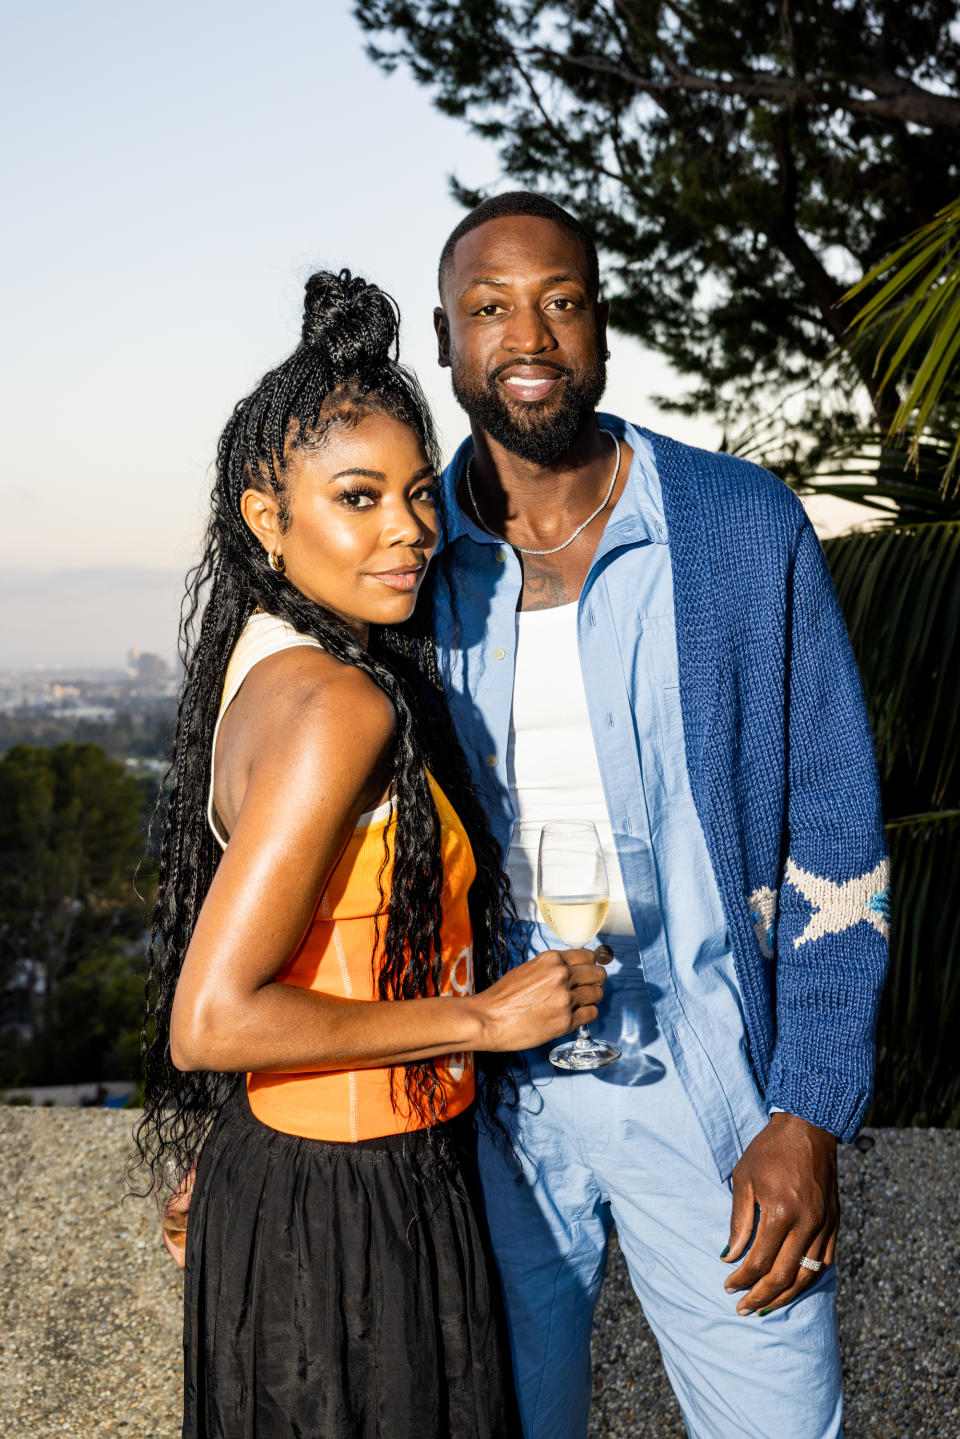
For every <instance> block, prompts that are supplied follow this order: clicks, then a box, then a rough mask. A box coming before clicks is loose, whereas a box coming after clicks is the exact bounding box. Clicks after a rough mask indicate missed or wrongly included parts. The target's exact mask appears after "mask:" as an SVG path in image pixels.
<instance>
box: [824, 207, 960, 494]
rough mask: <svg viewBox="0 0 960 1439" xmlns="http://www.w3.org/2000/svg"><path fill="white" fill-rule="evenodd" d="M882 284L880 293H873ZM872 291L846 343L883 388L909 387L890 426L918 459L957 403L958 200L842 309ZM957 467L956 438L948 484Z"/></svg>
mask: <svg viewBox="0 0 960 1439" xmlns="http://www.w3.org/2000/svg"><path fill="white" fill-rule="evenodd" d="M877 287H879V288H877ZM869 291H873V293H872V294H871V295H870V298H869V299H868V300H867V302H866V304H865V305H863V306H862V307H861V309H860V310H859V311H858V312H857V314H856V315H855V316H854V318H853V321H852V323H851V327H850V332H851V344H855V345H857V346H858V347H860V348H863V347H867V348H868V349H869V350H871V351H872V352H873V354H874V357H875V359H874V369H875V373H876V374H877V375H879V377H880V390H881V392H882V391H883V390H885V389H886V388H887V387H888V386H890V385H893V384H896V383H900V384H905V386H906V389H905V392H904V394H903V398H902V399H901V401H900V403H899V405H898V407H897V410H896V412H895V414H894V416H893V419H892V421H891V424H890V437H891V438H893V439H895V438H896V437H898V436H901V435H908V436H909V450H908V455H909V458H910V460H911V461H912V462H913V463H917V461H918V459H919V448H920V445H921V443H922V441H923V437H924V432H925V431H926V430H927V428H928V427H929V426H930V425H931V424H932V423H933V422H934V421H935V420H937V419H938V418H939V415H940V411H941V407H942V406H943V404H944V403H945V402H952V401H955V399H956V392H957V377H958V369H960V364H958V357H960V197H958V198H957V199H956V200H954V201H953V202H952V203H951V204H949V205H947V206H945V207H944V209H942V210H941V211H940V212H939V213H938V214H937V215H936V216H935V217H934V219H933V220H931V221H930V223H929V224H928V225H924V226H923V227H922V228H921V229H919V230H916V231H915V232H914V233H913V234H912V235H909V236H908V237H907V239H906V240H905V241H904V242H903V244H902V245H900V246H899V247H898V248H897V249H896V250H894V251H893V253H892V254H890V255H887V256H886V257H885V258H884V259H883V260H881V261H880V263H879V264H878V265H875V266H874V267H873V269H872V270H869V271H868V272H867V274H865V275H864V276H863V279H862V280H859V281H858V282H857V284H856V285H854V286H853V287H852V289H850V290H848V291H847V293H846V295H844V297H843V300H842V301H841V303H842V304H846V303H848V302H850V301H852V300H855V299H857V298H859V297H860V296H862V295H863V294H864V293H865V292H869ZM958 463H960V436H958V435H957V434H956V431H954V437H953V443H952V445H951V448H950V452H949V455H948V458H947V463H946V465H945V468H944V484H945V486H948V485H950V484H951V482H952V479H953V477H954V475H955V474H956V473H957V467H958Z"/></svg>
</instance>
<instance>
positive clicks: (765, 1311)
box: [757, 1309, 770, 1319]
mask: <svg viewBox="0 0 960 1439" xmlns="http://www.w3.org/2000/svg"><path fill="white" fill-rule="evenodd" d="M757 1313H758V1314H759V1315H760V1318H761V1319H762V1318H763V1316H764V1315H765V1314H769V1313H770V1310H769V1309H758V1310H757Z"/></svg>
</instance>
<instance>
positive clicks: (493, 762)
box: [487, 754, 497, 769]
mask: <svg viewBox="0 0 960 1439" xmlns="http://www.w3.org/2000/svg"><path fill="white" fill-rule="evenodd" d="M487 764H488V765H489V766H490V768H491V769H496V767H497V757H496V755H495V754H488V755H487Z"/></svg>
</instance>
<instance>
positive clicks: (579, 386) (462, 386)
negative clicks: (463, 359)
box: [450, 354, 607, 465]
mask: <svg viewBox="0 0 960 1439" xmlns="http://www.w3.org/2000/svg"><path fill="white" fill-rule="evenodd" d="M533 363H535V364H536V365H538V366H540V367H541V368H544V369H551V370H556V371H557V373H558V374H560V375H562V376H563V379H562V380H561V382H560V386H559V389H560V395H559V400H558V399H557V398H556V395H557V391H556V390H555V391H554V392H553V394H552V395H549V396H548V397H547V399H546V400H541V401H539V402H537V401H533V402H531V401H516V402H514V405H513V408H512V409H510V408H508V404H507V399H506V397H505V395H504V393H503V390H502V388H501V385H500V382H499V379H498V378H497V377H498V376H499V375H500V374H501V373H502V372H503V371H504V370H508V369H509V370H513V369H517V368H519V365H518V362H517V361H516V360H513V361H510V362H509V363H507V364H504V365H501V366H499V368H498V369H496V370H494V371H493V373H492V374H490V375H484V376H474V375H468V374H467V373H466V371H465V368H464V367H463V366H462V365H460V364H459V362H458V360H457V357H456V356H453V357H452V364H451V368H450V374H451V379H452V381H453V393H454V395H455V396H456V397H457V401H458V402H459V404H460V406H461V408H462V409H464V410H466V412H467V415H468V416H469V417H470V420H471V421H472V423H473V424H475V425H479V427H480V429H482V430H484V431H486V433H487V434H488V435H489V436H490V438H491V439H493V440H496V442H497V444H499V445H502V446H503V448H504V449H505V450H509V452H510V453H511V454H512V455H517V456H518V457H519V458H520V459H521V460H529V461H530V462H531V464H535V465H552V464H553V463H554V462H555V461H556V460H558V459H559V458H560V456H561V455H562V454H564V453H565V451H567V450H568V449H569V448H570V446H571V445H572V444H573V442H574V440H575V439H576V437H577V435H578V434H579V433H580V430H581V428H582V426H583V423H584V420H585V419H586V418H587V416H588V415H591V414H592V413H593V411H594V410H595V409H596V407H597V404H598V403H599V400H600V396H601V395H602V394H603V392H604V389H605V388H606V383H607V367H606V364H605V363H604V360H603V357H602V356H601V355H600V354H598V355H597V358H596V360H595V362H594V364H593V365H592V366H591V368H590V369H588V370H583V371H581V372H580V373H579V374H577V373H576V372H575V371H574V370H571V369H569V368H568V367H567V366H566V365H555V364H553V363H552V362H550V361H543V360H536V361H534V362H533Z"/></svg>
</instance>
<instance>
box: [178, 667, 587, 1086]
mask: <svg viewBox="0 0 960 1439" xmlns="http://www.w3.org/2000/svg"><path fill="white" fill-rule="evenodd" d="M254 676H256V683H255V684H253V685H251V684H250V680H249V679H248V681H247V682H246V684H245V686H244V690H246V695H245V696H244V706H243V710H242V713H241V715H240V716H239V719H238V718H237V717H234V721H233V724H232V731H233V733H232V736H231V746H233V745H237V746H238V752H240V751H246V753H247V755H248V759H245V760H244V763H243V770H244V775H245V781H244V783H243V784H242V785H241V786H240V788H241V789H242V798H241V799H240V802H239V808H238V810H237V813H236V816H235V819H234V822H233V824H232V826H231V834H230V843H229V845H228V847H227V850H226V852H225V854H224V856H223V859H222V860H221V862H220V865H219V868H218V870H217V873H216V875H215V877H214V881H213V884H212V885H211V887H210V891H209V893H208V895H207V898H206V900H205V901H204V904H203V907H202V909H201V911H200V915H199V917H198V920H197V925H196V929H195V931H194V935H193V938H192V940H191V942H190V946H189V948H188V951H187V955H186V958H185V960H184V965H183V970H182V972H181V975H180V979H179V982H178V985H177V993H176V998H175V1001H174V1007H173V1015H172V1019H171V1034H170V1047H171V1056H172V1058H173V1061H174V1063H175V1064H176V1065H177V1066H178V1067H179V1068H181V1069H211V1070H219V1071H242V1070H252V1069H258V1070H270V1069H275V1070H282V1071H286V1072H296V1071H298V1070H309V1071H316V1070H324V1069H342V1068H344V1067H351V1068H361V1067H368V1066H377V1065H385V1064H398V1063H403V1062H404V1061H408V1060H417V1059H426V1058H430V1057H432V1056H434V1055H439V1054H445V1053H448V1052H450V1051H455V1050H472V1049H500V1050H514V1049H525V1048H528V1047H530V1046H531V1045H534V1044H539V1043H543V1042H545V1041H546V1040H548V1039H551V1038H554V1037H555V1036H556V1035H559V1034H563V1033H565V1032H566V1031H567V1030H569V1029H571V1028H573V1027H575V1026H576V1025H577V1024H580V1023H588V1022H589V1021H590V1020H591V1019H593V1018H595V1017H596V1013H597V1010H596V1006H597V1003H598V1002H599V999H600V997H601V994H602V989H603V980H604V971H603V970H602V968H601V967H600V966H599V965H597V964H596V962H595V959H594V956H593V955H592V954H591V953H590V952H589V951H586V950H576V951H565V952H564V953H562V954H560V953H557V952H555V951H549V952H547V953H546V954H543V955H539V956H538V957H537V958H536V959H535V960H532V961H530V962H529V963H528V964H525V965H520V966H519V967H518V968H516V969H514V970H512V971H511V972H510V973H509V974H508V975H506V976H504V978H503V979H502V980H500V981H498V983H497V984H496V985H493V986H492V987H491V988H490V989H489V990H487V991H485V992H484V993H483V994H480V995H475V996H465V997H462V998H459V997H458V998H456V999H451V998H450V997H448V996H443V997H439V996H438V997H436V998H430V999H415V1000H404V1001H403V1002H402V1003H389V1002H388V1003H384V1002H382V1001H376V1000H352V999H340V998H337V997H335V996H331V995H324V994H320V993H317V992H315V991H312V990H306V989H301V988H298V987H296V986H294V985H288V984H278V983H276V976H277V974H278V972H279V971H280V969H281V968H282V967H283V965H284V964H285V963H286V961H287V960H288V958H289V957H290V955H291V954H292V953H293V952H294V950H295V948H296V946H297V944H298V943H299V941H300V939H301V937H302V935H303V934H304V932H305V930H306V928H307V926H308V924H309V923H310V920H311V918H312V916H313V913H314V909H315V906H316V903H317V899H318V896H319V895H320V894H321V892H322V890H323V887H324V885H325V883H326V881H327V878H328V876H329V875H330V873H331V871H332V870H333V867H334V865H335V864H336V861H337V859H338V857H339V855H340V853H341V852H342V850H343V847H344V845H345V844H346V842H347V840H348V838H349V836H350V834H351V832H352V830H353V828H354V826H355V824H356V821H357V819H358V818H359V816H360V814H361V813H362V812H363V810H364V808H366V807H368V806H369V804H370V803H371V795H373V796H374V797H375V796H376V795H378V794H379V793H382V784H383V775H384V773H385V764H386V760H387V758H388V756H389V753H390V749H391V746H392V740H393V728H394V714H393V710H392V707H391V705H390V703H389V701H388V700H387V698H386V696H385V695H384V694H383V693H382V691H380V690H379V689H378V688H377V686H376V685H375V684H374V683H373V682H372V681H371V680H370V679H369V678H368V677H367V676H365V675H364V674H362V673H361V672H360V671H358V670H356V669H353V668H350V667H347V666H341V665H337V664H336V662H335V661H333V660H332V659H331V657H330V656H329V655H325V654H323V652H322V651H317V650H299V651H295V652H288V653H287V654H285V655H277V656H272V657H271V658H270V659H269V660H264V661H262V662H261V664H260V665H258V666H257V668H256V670H255V671H254V672H253V673H252V675H251V676H250V679H253V677H254ZM244 690H242V691H241V694H243V693H244ZM219 762H220V760H219V756H218V764H219ZM231 818H232V816H231Z"/></svg>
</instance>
